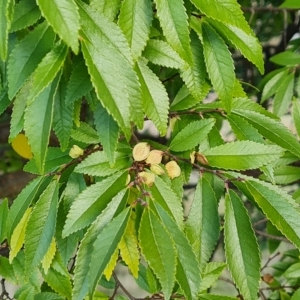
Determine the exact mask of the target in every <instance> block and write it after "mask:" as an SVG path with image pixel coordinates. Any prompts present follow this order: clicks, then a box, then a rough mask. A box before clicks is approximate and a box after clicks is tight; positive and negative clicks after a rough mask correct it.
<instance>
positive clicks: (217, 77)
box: [192, 19, 235, 111]
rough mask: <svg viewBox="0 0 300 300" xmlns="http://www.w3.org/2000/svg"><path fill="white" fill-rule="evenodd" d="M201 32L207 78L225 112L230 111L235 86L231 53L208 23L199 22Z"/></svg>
mask: <svg viewBox="0 0 300 300" xmlns="http://www.w3.org/2000/svg"><path fill="white" fill-rule="evenodd" d="M193 20H194V19H193ZM195 22H198V21H197V20H196V21H195ZM192 26H193V25H192ZM195 26H199V25H198V24H197V25H195ZM193 28H194V27H193ZM201 30H202V36H200V38H201V41H202V43H203V49H204V58H205V63H206V68H207V72H208V74H209V78H210V80H211V82H212V84H213V87H214V88H215V90H216V92H217V93H218V95H219V97H220V99H221V100H222V101H223V102H224V107H225V109H226V111H230V109H231V102H232V96H233V88H234V85H235V73H234V64H233V60H232V57H231V53H230V52H229V50H228V47H227V46H226V44H225V42H224V41H223V39H222V38H221V37H220V36H219V35H218V33H217V32H216V31H215V30H214V29H213V28H212V27H211V26H210V25H209V24H208V23H206V22H201Z"/></svg>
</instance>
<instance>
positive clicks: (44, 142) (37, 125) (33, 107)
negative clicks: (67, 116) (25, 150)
mask: <svg viewBox="0 0 300 300" xmlns="http://www.w3.org/2000/svg"><path fill="white" fill-rule="evenodd" d="M57 85H58V77H57V78H56V79H55V81H54V82H53V83H52V84H50V85H49V86H48V87H46V88H45V89H44V91H43V92H41V93H40V94H39V96H38V97H37V98H36V99H35V100H34V101H31V102H30V103H29V104H28V106H27V108H26V110H25V116H24V119H25V121H24V129H25V132H26V136H27V138H28V142H29V144H30V146H31V151H32V153H33V155H34V160H35V162H36V165H37V167H38V170H39V172H40V173H41V174H42V173H43V172H44V164H45V160H46V155H47V146H48V142H49V137H50V131H51V127H52V119H53V111H54V100H55V92H56V89H57Z"/></svg>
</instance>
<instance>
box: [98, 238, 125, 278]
mask: <svg viewBox="0 0 300 300" xmlns="http://www.w3.org/2000/svg"><path fill="white" fill-rule="evenodd" d="M124 234H125V233H124ZM120 242H121V241H120ZM118 258H119V249H118V248H116V249H115V252H113V253H112V254H111V256H110V260H109V262H108V263H107V265H106V267H105V269H104V271H103V275H104V276H105V278H106V280H110V279H111V276H112V274H113V271H114V269H115V267H116V265H117V261H118ZM102 278H103V277H102Z"/></svg>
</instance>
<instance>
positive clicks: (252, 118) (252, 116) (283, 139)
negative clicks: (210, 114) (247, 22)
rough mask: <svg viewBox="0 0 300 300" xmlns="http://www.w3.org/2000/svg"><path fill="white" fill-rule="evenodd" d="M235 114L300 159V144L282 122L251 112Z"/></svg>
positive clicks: (237, 110)
mask: <svg viewBox="0 0 300 300" xmlns="http://www.w3.org/2000/svg"><path fill="white" fill-rule="evenodd" d="M233 114H236V115H238V116H240V117H242V118H244V119H245V120H247V121H248V122H249V123H250V124H251V125H252V126H253V127H254V128H256V129H257V130H258V132H259V133H260V134H261V135H263V136H264V137H266V138H267V139H269V140H270V141H271V142H273V143H275V144H277V145H279V146H281V147H282V148H284V149H286V150H288V151H290V152H292V153H293V154H295V155H297V156H298V157H300V144H299V142H298V141H297V139H296V137H295V136H294V135H293V134H292V132H291V131H289V130H288V129H287V128H286V127H285V126H284V125H283V124H281V123H280V122H278V121H276V120H274V119H271V118H269V117H267V116H264V115H262V114H260V113H257V112H255V111H250V110H244V109H234V110H233Z"/></svg>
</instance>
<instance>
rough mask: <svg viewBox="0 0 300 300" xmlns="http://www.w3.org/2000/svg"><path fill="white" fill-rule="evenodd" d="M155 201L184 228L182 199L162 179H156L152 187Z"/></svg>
mask: <svg viewBox="0 0 300 300" xmlns="http://www.w3.org/2000/svg"><path fill="white" fill-rule="evenodd" d="M151 195H152V197H153V198H154V199H153V201H154V202H157V203H159V205H161V206H162V207H163V208H164V210H166V211H167V212H168V213H169V214H170V215H171V216H172V218H173V219H174V220H175V221H176V223H177V225H178V226H179V228H181V229H182V228H183V209H182V202H181V199H179V198H178V196H177V195H176V193H175V192H174V191H173V190H172V188H171V187H170V185H169V184H168V183H167V182H165V181H164V180H163V179H161V178H160V177H159V176H156V177H155V180H154V184H153V186H152V187H151Z"/></svg>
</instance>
